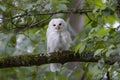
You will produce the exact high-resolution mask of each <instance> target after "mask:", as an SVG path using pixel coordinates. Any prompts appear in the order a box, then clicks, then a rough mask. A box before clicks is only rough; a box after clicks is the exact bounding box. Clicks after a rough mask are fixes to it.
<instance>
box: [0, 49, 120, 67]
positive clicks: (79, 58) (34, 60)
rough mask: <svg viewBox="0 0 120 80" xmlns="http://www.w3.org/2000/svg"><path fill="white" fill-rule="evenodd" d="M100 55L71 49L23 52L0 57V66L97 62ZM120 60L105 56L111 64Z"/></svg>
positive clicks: (106, 61) (118, 57) (119, 57)
mask: <svg viewBox="0 0 120 80" xmlns="http://www.w3.org/2000/svg"><path fill="white" fill-rule="evenodd" d="M100 59H101V57H100V56H96V57H94V54H93V53H92V52H83V53H81V54H79V53H75V52H73V51H63V52H54V53H52V55H51V56H48V55H44V54H42V55H40V54H25V55H17V56H8V57H0V68H8V67H9V68H10V67H21V66H40V65H42V64H49V63H62V64H64V63H66V62H98V60H100ZM116 61H118V62H119V61H120V56H115V57H113V58H112V57H111V58H107V59H106V60H105V63H106V64H110V65H111V64H113V63H115V62H116Z"/></svg>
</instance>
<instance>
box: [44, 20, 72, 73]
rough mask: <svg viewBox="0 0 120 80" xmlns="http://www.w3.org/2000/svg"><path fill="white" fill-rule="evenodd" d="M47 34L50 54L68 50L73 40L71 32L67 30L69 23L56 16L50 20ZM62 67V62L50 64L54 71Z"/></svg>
mask: <svg viewBox="0 0 120 80" xmlns="http://www.w3.org/2000/svg"><path fill="white" fill-rule="evenodd" d="M46 36H47V52H48V54H50V53H51V52H59V51H63V50H68V49H69V47H70V43H71V42H72V40H71V36H70V33H69V32H68V31H67V23H66V22H65V21H64V20H63V19H61V18H55V19H52V20H51V21H50V22H49V25H48V29H47V32H46ZM60 67H61V64H60V63H51V64H50V70H51V71H52V72H56V71H60Z"/></svg>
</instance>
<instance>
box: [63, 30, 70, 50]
mask: <svg viewBox="0 0 120 80" xmlns="http://www.w3.org/2000/svg"><path fill="white" fill-rule="evenodd" d="M63 36H64V42H65V43H66V45H65V46H66V49H65V50H69V48H70V46H71V43H72V39H71V36H70V33H69V32H68V31H65V32H64V33H63Z"/></svg>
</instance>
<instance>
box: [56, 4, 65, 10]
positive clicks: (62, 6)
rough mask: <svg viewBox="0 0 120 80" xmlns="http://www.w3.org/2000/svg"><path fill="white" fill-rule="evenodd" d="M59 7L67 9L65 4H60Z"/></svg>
mask: <svg viewBox="0 0 120 80" xmlns="http://www.w3.org/2000/svg"><path fill="white" fill-rule="evenodd" d="M57 8H58V9H59V10H67V6H66V5H65V4H58V6H57Z"/></svg>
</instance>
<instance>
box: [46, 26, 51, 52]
mask: <svg viewBox="0 0 120 80" xmlns="http://www.w3.org/2000/svg"><path fill="white" fill-rule="evenodd" d="M49 34H50V29H49V28H48V29H47V32H46V37H47V51H48V53H49V50H50V45H49V44H50V39H49V36H50V35H49Z"/></svg>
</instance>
